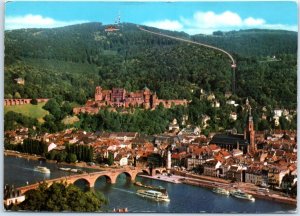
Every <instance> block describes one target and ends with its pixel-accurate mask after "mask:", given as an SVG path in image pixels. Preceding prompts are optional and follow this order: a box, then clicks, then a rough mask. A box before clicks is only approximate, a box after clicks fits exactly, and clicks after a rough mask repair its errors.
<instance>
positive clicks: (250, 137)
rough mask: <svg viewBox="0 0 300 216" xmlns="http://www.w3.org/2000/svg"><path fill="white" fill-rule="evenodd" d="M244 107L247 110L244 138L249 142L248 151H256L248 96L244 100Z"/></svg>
mask: <svg viewBox="0 0 300 216" xmlns="http://www.w3.org/2000/svg"><path fill="white" fill-rule="evenodd" d="M246 108H247V110H248V118H247V124H246V128H245V130H244V139H245V140H248V142H249V148H248V152H251V153H254V152H255V151H256V144H255V130H254V123H253V117H252V114H251V106H250V105H249V101H248V98H247V100H246Z"/></svg>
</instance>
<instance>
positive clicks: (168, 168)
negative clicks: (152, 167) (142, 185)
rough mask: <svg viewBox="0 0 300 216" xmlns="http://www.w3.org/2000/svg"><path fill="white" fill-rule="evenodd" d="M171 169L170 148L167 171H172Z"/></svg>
mask: <svg viewBox="0 0 300 216" xmlns="http://www.w3.org/2000/svg"><path fill="white" fill-rule="evenodd" d="M170 170H171V152H170V150H168V156H167V172H168V173H170Z"/></svg>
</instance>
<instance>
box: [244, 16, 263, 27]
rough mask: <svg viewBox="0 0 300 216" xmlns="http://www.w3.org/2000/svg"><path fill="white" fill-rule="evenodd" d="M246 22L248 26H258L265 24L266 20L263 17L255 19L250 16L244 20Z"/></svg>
mask: <svg viewBox="0 0 300 216" xmlns="http://www.w3.org/2000/svg"><path fill="white" fill-rule="evenodd" d="M244 23H245V25H246V26H257V25H263V24H265V23H266V21H265V20H263V19H254V18H253V17H248V18H247V19H245V20H244Z"/></svg>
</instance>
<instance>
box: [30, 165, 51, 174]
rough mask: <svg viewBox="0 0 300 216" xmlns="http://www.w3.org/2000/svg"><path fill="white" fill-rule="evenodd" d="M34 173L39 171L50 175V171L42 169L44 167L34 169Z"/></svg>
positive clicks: (45, 168)
mask: <svg viewBox="0 0 300 216" xmlns="http://www.w3.org/2000/svg"><path fill="white" fill-rule="evenodd" d="M34 171H38V172H41V173H46V174H49V173H50V169H48V168H47V167H42V166H36V167H34Z"/></svg>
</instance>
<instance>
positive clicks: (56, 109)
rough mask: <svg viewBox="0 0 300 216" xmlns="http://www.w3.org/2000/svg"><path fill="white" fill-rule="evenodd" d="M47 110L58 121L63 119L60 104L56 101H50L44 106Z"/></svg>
mask: <svg viewBox="0 0 300 216" xmlns="http://www.w3.org/2000/svg"><path fill="white" fill-rule="evenodd" d="M43 108H44V109H45V110H48V111H49V112H50V113H51V114H52V115H53V116H54V118H55V119H56V120H58V119H60V117H61V110H60V106H59V104H58V103H57V102H56V100H55V99H50V100H48V101H47V103H46V104H45V105H44V106H43Z"/></svg>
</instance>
